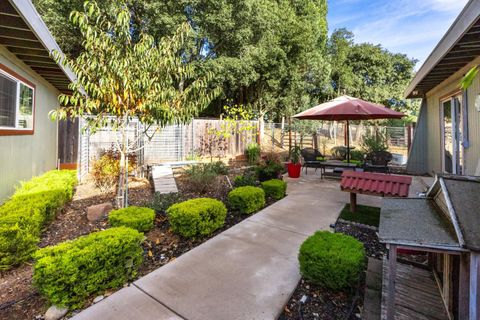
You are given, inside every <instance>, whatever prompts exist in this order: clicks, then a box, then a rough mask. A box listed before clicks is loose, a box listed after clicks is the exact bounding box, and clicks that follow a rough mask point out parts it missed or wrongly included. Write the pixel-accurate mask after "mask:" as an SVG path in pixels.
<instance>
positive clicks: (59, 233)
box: [0, 179, 153, 320]
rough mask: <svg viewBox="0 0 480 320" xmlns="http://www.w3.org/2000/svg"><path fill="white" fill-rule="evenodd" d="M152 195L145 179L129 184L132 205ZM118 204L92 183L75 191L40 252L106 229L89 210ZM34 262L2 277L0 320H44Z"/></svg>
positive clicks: (44, 235) (48, 231)
mask: <svg viewBox="0 0 480 320" xmlns="http://www.w3.org/2000/svg"><path fill="white" fill-rule="evenodd" d="M152 195H153V191H152V190H151V188H150V183H149V182H148V180H146V179H133V180H132V181H131V182H130V196H129V199H130V204H132V205H143V204H145V203H148V202H150V201H151V199H152ZM104 202H111V203H112V205H113V204H114V202H115V194H114V192H111V193H108V194H101V193H99V191H98V190H97V188H95V186H94V184H93V182H92V181H88V180H87V181H85V182H82V183H81V184H79V185H78V186H77V188H76V192H75V195H74V198H73V199H72V201H71V202H69V203H68V204H67V205H66V206H65V207H64V208H63V209H62V211H61V212H59V213H58V214H57V216H56V218H55V220H53V221H52V222H50V223H49V224H48V226H47V227H46V229H45V231H44V232H43V233H42V238H41V240H40V244H39V246H40V247H41V248H43V247H46V246H49V245H55V244H58V243H60V242H63V241H66V240H70V239H75V238H78V237H79V236H82V235H85V234H89V233H91V232H94V231H100V230H103V229H105V228H107V221H106V219H103V220H100V221H98V222H89V221H88V220H87V208H88V207H89V206H91V205H94V204H100V203H104ZM32 274H33V266H32V262H31V261H30V262H27V263H25V264H24V265H22V266H20V267H17V268H14V269H11V270H8V271H6V272H1V273H0V319H17V320H18V319H34V318H36V317H37V316H38V317H37V319H41V317H39V316H41V315H43V314H44V313H45V311H46V309H47V307H48V305H47V303H46V301H45V299H43V298H42V297H40V295H39V294H38V292H37V291H36V290H35V288H34V287H33V285H32Z"/></svg>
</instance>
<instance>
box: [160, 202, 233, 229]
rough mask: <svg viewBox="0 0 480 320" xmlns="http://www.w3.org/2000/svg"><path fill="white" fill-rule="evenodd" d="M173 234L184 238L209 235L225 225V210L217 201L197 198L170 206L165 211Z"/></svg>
mask: <svg viewBox="0 0 480 320" xmlns="http://www.w3.org/2000/svg"><path fill="white" fill-rule="evenodd" d="M167 215H168V221H169V222H170V225H171V226H172V230H173V232H176V233H179V234H181V235H182V236H184V237H186V238H192V237H195V236H197V235H202V236H205V235H210V234H211V233H212V232H214V231H215V230H217V229H218V228H221V227H222V226H223V225H224V224H225V218H226V216H227V208H226V207H225V205H224V204H223V203H222V202H221V201H218V200H215V199H210V198H197V199H191V200H187V201H184V202H180V203H177V204H174V205H172V206H171V207H170V208H168V209H167Z"/></svg>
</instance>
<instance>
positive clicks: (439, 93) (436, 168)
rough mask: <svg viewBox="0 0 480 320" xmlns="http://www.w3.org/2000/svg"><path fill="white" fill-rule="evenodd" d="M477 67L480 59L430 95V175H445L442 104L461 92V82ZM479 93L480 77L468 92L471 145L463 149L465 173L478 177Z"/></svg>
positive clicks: (428, 102)
mask: <svg viewBox="0 0 480 320" xmlns="http://www.w3.org/2000/svg"><path fill="white" fill-rule="evenodd" d="M475 64H480V57H478V58H477V59H475V60H474V61H472V63H471V64H469V65H468V66H466V67H465V68H463V69H461V70H459V71H458V72H456V73H455V74H454V75H452V76H451V77H449V78H448V79H446V80H445V81H443V82H442V83H441V84H440V85H438V86H437V87H435V88H434V89H432V90H431V91H429V92H428V93H427V105H428V107H427V121H428V128H427V145H428V157H427V158H428V171H429V173H432V174H434V173H436V172H441V171H442V159H441V155H442V151H441V141H442V140H441V126H440V123H441V119H440V100H441V99H442V98H444V97H446V96H448V95H450V94H451V93H453V92H454V91H456V90H458V88H459V83H460V80H461V78H462V77H463V75H464V74H465V73H466V72H467V71H468V70H469V69H470V68H471V66H473V65H475ZM479 93H480V79H479V76H477V77H476V79H475V81H474V83H473V85H472V86H471V87H470V88H469V89H468V127H469V133H468V138H469V141H470V145H469V147H468V148H465V149H464V170H465V174H467V175H473V174H474V173H475V169H476V168H477V165H478V162H479V158H480V112H478V111H476V110H475V105H474V104H475V97H476V96H477V95H478V94H479Z"/></svg>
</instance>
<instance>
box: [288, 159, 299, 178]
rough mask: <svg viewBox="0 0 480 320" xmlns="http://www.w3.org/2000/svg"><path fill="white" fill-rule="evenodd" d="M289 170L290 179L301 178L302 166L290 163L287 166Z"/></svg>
mask: <svg viewBox="0 0 480 320" xmlns="http://www.w3.org/2000/svg"><path fill="white" fill-rule="evenodd" d="M287 170H288V176H289V177H290V178H299V177H300V171H301V170H302V164H301V163H292V162H289V163H288V165H287Z"/></svg>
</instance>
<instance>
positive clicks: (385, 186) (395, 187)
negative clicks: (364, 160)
mask: <svg viewBox="0 0 480 320" xmlns="http://www.w3.org/2000/svg"><path fill="white" fill-rule="evenodd" d="M411 184H412V177H409V176H399V175H394V174H385V173H371V172H358V171H344V172H343V173H342V181H341V183H340V189H341V190H342V191H345V192H350V211H351V212H355V211H356V210H357V193H360V194H367V195H372V196H380V197H403V198H406V197H408V190H409V188H410V185H411Z"/></svg>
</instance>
